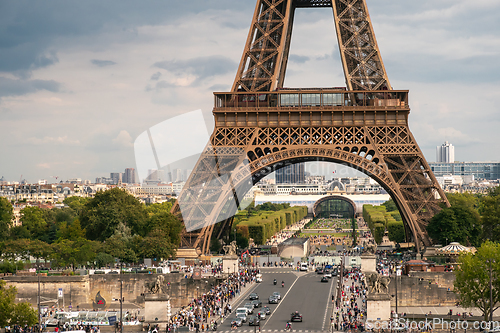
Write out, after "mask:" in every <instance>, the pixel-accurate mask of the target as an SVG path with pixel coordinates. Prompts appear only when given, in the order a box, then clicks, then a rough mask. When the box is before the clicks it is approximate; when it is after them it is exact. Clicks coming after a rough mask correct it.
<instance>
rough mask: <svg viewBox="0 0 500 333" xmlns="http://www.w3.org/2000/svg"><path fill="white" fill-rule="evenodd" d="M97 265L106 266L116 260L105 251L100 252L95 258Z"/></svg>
mask: <svg viewBox="0 0 500 333" xmlns="http://www.w3.org/2000/svg"><path fill="white" fill-rule="evenodd" d="M94 261H95V263H96V267H106V266H108V265H109V264H112V263H114V262H115V258H114V257H113V256H112V255H110V254H107V253H105V252H99V253H98V254H97V255H96V256H95V259H94Z"/></svg>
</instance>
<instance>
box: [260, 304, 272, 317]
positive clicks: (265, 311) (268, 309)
mask: <svg viewBox="0 0 500 333" xmlns="http://www.w3.org/2000/svg"><path fill="white" fill-rule="evenodd" d="M260 312H264V313H265V314H266V315H270V314H271V308H270V307H268V306H264V307H262V309H260Z"/></svg>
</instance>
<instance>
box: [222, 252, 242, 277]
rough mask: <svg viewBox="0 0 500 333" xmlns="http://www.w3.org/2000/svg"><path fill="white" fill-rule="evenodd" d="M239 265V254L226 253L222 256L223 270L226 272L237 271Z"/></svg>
mask: <svg viewBox="0 0 500 333" xmlns="http://www.w3.org/2000/svg"><path fill="white" fill-rule="evenodd" d="M238 269H239V267H238V256H237V255H225V256H224V257H222V271H223V272H224V274H227V273H228V272H229V274H231V273H233V272H237V271H238Z"/></svg>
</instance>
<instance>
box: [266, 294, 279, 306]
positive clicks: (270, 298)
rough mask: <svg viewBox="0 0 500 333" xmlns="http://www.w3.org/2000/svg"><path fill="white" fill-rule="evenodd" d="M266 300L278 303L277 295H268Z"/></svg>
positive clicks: (270, 302)
mask: <svg viewBox="0 0 500 333" xmlns="http://www.w3.org/2000/svg"><path fill="white" fill-rule="evenodd" d="M268 302H269V304H278V297H276V296H273V295H271V296H269V301H268Z"/></svg>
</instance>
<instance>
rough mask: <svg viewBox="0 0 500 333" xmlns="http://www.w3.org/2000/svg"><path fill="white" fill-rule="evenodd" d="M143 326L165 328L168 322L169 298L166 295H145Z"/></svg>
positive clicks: (169, 314)
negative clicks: (149, 325)
mask: <svg viewBox="0 0 500 333" xmlns="http://www.w3.org/2000/svg"><path fill="white" fill-rule="evenodd" d="M144 301H145V302H144V303H145V306H144V313H145V314H144V324H145V325H147V324H151V325H156V324H157V325H158V326H159V327H160V328H166V326H167V323H168V321H169V320H170V316H171V313H170V296H169V295H168V294H146V295H145V298H144Z"/></svg>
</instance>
